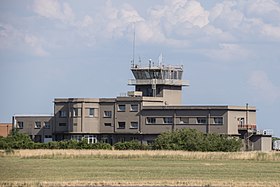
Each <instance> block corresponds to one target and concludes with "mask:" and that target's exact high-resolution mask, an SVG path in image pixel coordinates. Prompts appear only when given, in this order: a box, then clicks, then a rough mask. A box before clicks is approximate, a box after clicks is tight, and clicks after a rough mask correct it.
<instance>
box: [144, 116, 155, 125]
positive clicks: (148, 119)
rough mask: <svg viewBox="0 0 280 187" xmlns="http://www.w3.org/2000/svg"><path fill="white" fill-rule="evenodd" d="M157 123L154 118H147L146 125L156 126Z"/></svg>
mask: <svg viewBox="0 0 280 187" xmlns="http://www.w3.org/2000/svg"><path fill="white" fill-rule="evenodd" d="M155 123H156V118H154V117H147V119H146V124H155Z"/></svg>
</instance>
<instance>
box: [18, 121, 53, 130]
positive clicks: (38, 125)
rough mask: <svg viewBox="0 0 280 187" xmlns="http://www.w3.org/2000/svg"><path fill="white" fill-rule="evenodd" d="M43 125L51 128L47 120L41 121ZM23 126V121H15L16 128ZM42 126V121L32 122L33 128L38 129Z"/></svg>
mask: <svg viewBox="0 0 280 187" xmlns="http://www.w3.org/2000/svg"><path fill="white" fill-rule="evenodd" d="M43 125H44V128H45V129H50V128H51V125H50V123H49V122H46V121H45V122H43ZM23 127H24V123H23V121H18V122H17V128H18V129H23ZM41 127H42V122H41V121H35V123H34V128H35V129H40V128H41Z"/></svg>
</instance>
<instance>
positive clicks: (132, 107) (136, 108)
mask: <svg viewBox="0 0 280 187" xmlns="http://www.w3.org/2000/svg"><path fill="white" fill-rule="evenodd" d="M130 111H131V112H138V105H135V104H132V105H130Z"/></svg>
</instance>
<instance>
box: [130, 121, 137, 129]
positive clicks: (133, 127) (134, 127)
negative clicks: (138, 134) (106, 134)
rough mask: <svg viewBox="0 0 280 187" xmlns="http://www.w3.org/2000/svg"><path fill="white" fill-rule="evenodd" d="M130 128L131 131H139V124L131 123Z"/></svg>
mask: <svg viewBox="0 0 280 187" xmlns="http://www.w3.org/2000/svg"><path fill="white" fill-rule="evenodd" d="M130 128H131V129H138V122H131V123H130Z"/></svg>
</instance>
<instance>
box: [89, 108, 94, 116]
mask: <svg viewBox="0 0 280 187" xmlns="http://www.w3.org/2000/svg"><path fill="white" fill-rule="evenodd" d="M94 115H95V108H88V116H89V117H91V118H92V117H94Z"/></svg>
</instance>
